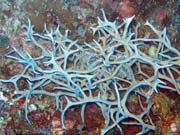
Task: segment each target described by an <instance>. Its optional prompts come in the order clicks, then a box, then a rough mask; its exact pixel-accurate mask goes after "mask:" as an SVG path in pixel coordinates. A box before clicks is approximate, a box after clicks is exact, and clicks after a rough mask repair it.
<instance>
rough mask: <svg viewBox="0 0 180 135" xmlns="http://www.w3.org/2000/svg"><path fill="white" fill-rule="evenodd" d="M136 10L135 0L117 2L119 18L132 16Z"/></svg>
mask: <svg viewBox="0 0 180 135" xmlns="http://www.w3.org/2000/svg"><path fill="white" fill-rule="evenodd" d="M136 11H137V5H136V3H135V2H131V1H129V0H124V1H122V2H120V3H119V6H118V13H119V16H120V17H121V18H127V17H131V16H133V15H134V14H135V13H136Z"/></svg>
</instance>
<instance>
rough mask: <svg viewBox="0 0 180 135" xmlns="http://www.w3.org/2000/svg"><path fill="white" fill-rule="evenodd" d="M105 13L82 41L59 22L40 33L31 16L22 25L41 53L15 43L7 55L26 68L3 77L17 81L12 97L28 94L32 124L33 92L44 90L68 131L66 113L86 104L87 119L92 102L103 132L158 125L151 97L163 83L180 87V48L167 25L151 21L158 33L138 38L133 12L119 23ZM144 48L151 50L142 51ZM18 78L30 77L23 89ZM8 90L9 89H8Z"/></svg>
mask: <svg viewBox="0 0 180 135" xmlns="http://www.w3.org/2000/svg"><path fill="white" fill-rule="evenodd" d="M102 13H103V17H102V19H101V18H98V25H97V27H95V28H92V30H93V34H94V35H95V39H94V40H93V42H90V43H84V44H81V45H80V44H78V41H73V40H71V39H70V38H68V37H69V35H68V31H65V33H64V34H62V33H61V32H60V31H59V26H58V27H57V29H55V30H48V29H47V27H46V26H45V28H44V31H45V34H38V33H35V32H34V31H33V26H32V25H31V22H30V20H28V23H27V25H23V27H24V28H25V30H26V32H25V41H26V43H27V45H28V43H29V42H31V43H33V44H34V45H35V47H36V50H38V51H39V52H41V53H40V54H38V55H36V56H32V55H31V54H30V53H28V52H26V51H24V50H22V49H20V48H18V49H17V48H15V47H12V48H13V49H12V50H11V51H10V52H8V53H7V54H6V56H7V57H8V58H10V59H12V60H13V61H15V62H17V63H19V64H22V65H23V66H24V69H23V71H22V72H21V73H19V74H17V75H14V76H12V77H10V78H9V79H6V80H3V79H1V80H0V82H1V83H5V84H6V83H8V84H9V83H11V84H12V85H13V86H14V89H15V90H14V91H13V92H11V97H12V101H13V102H16V101H18V100H19V99H21V98H25V103H24V108H25V117H26V120H27V121H28V122H29V123H31V120H30V119H29V118H28V113H29V111H30V110H29V107H30V105H29V99H30V97H32V96H36V95H44V96H50V97H53V98H54V99H55V102H56V109H57V111H60V112H61V118H60V119H61V121H62V127H63V129H65V130H68V129H67V128H66V126H65V123H64V121H65V119H66V117H65V115H66V112H67V111H68V110H69V109H70V108H72V107H75V106H79V107H81V114H80V115H81V119H82V123H85V111H86V106H87V105H88V104H96V105H97V106H98V107H99V108H100V110H101V113H102V116H103V117H104V128H103V129H102V130H101V135H104V134H106V133H107V132H108V131H110V130H111V129H113V128H115V127H117V128H118V129H119V130H120V132H123V129H122V126H123V127H124V126H140V127H141V128H140V129H141V130H140V131H139V133H138V134H139V135H142V134H144V133H147V132H148V131H150V130H155V129H156V127H155V125H154V123H153V121H152V119H151V117H150V109H151V108H152V105H153V104H152V102H151V96H152V94H153V93H158V89H159V88H163V89H167V90H168V89H169V90H171V91H177V92H178V93H179V92H180V78H177V77H174V75H173V74H174V73H177V74H180V72H179V71H178V69H177V67H179V66H180V52H179V51H178V50H177V49H176V48H174V47H173V46H171V43H170V40H169V38H168V37H167V35H166V28H164V29H163V30H162V31H160V30H157V29H156V28H155V27H154V26H153V25H152V24H150V23H149V22H146V23H145V25H146V26H147V27H149V28H150V29H151V30H152V31H153V32H154V34H155V35H156V37H155V36H152V35H151V34H150V33H147V34H146V35H144V37H138V30H139V29H138V27H137V28H134V32H132V31H133V30H132V29H133V28H131V27H130V24H131V22H132V20H133V18H134V17H131V18H127V19H124V21H123V23H122V24H118V23H117V22H110V21H108V20H107V18H106V16H105V13H104V11H103V10H102ZM39 39H41V40H45V41H50V42H51V46H50V47H45V46H43V45H42V44H41V42H38V41H37V40H39ZM142 47H144V48H147V49H148V51H147V52H146V51H143V50H142V49H141V48H142ZM144 69H145V70H146V71H144ZM19 80H25V81H26V83H27V86H26V87H25V88H24V89H20V87H19V86H18V81H19ZM167 82H168V83H171V84H173V86H174V87H170V86H169V85H167ZM50 83H53V84H55V86H54V87H53V88H52V90H51V91H47V90H45V89H44V88H45V86H47V85H48V84H50ZM3 91H6V92H8V88H4V89H3ZM133 97H134V98H135V99H136V100H137V102H138V105H139V110H138V112H135V111H132V110H131V109H130V108H129V107H128V101H129V100H133ZM94 117H95V116H94Z"/></svg>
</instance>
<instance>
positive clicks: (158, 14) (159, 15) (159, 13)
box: [155, 8, 167, 21]
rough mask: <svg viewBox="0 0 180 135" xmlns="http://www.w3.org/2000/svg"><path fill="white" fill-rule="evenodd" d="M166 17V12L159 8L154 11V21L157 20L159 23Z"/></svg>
mask: <svg viewBox="0 0 180 135" xmlns="http://www.w3.org/2000/svg"><path fill="white" fill-rule="evenodd" d="M166 17H167V12H166V10H164V9H162V8H160V9H158V10H157V11H156V14H155V19H156V20H159V21H162V20H164V19H165V18H166Z"/></svg>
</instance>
